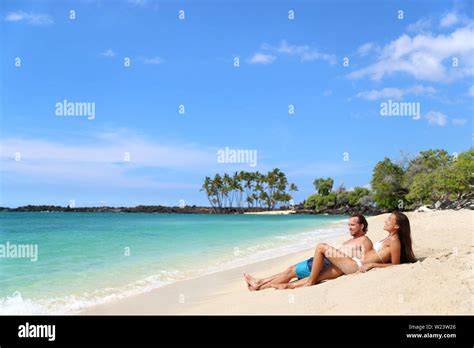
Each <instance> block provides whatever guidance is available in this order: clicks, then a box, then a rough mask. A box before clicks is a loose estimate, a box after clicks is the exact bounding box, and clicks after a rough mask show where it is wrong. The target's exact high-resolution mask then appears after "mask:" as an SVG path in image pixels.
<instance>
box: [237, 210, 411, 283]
mask: <svg viewBox="0 0 474 348" xmlns="http://www.w3.org/2000/svg"><path fill="white" fill-rule="evenodd" d="M384 230H385V231H387V232H388V236H387V237H386V238H384V239H382V240H380V241H378V242H377V243H375V245H374V247H373V249H372V248H371V249H370V250H367V252H365V253H364V254H363V258H362V257H361V258H359V257H357V256H354V257H351V256H349V255H347V254H345V253H344V252H343V251H341V250H339V249H336V248H334V247H331V246H329V245H327V244H325V243H321V244H318V246H317V247H316V250H315V253H314V257H313V264H312V267H311V273H310V274H309V276H308V277H306V278H303V279H298V280H297V281H294V282H291V283H290V282H289V281H290V280H291V279H292V278H290V279H289V280H288V281H287V282H284V281H280V282H279V283H276V282H275V281H274V280H273V283H272V277H269V278H266V279H261V280H257V279H255V278H253V277H251V276H250V275H248V274H244V277H245V280H246V282H247V284H248V287H249V290H261V289H262V288H263V286H262V285H261V284H267V283H270V284H271V285H270V286H267V287H265V288H268V287H273V288H276V289H294V288H297V287H302V286H312V285H314V284H316V283H318V282H321V281H322V280H327V279H334V278H336V277H339V276H340V275H342V274H351V273H355V272H357V271H361V272H366V271H368V270H370V269H372V268H374V267H388V266H392V265H398V264H400V263H413V262H416V258H415V255H414V253H413V250H412V242H411V228H410V221H409V220H408V217H407V216H406V215H405V214H403V213H399V212H394V213H392V214H390V215H389V216H388V218H387V220H385V224H384ZM325 259H327V260H329V262H330V263H331V267H332V268H333V269H334V271H331V273H330V274H329V275H332V274H334V275H335V276H333V277H327V274H325V273H328V272H326V270H325V269H323V266H324V260H325ZM290 268H291V267H290ZM295 268H296V267H295ZM280 275H282V273H280V274H279V275H277V276H280ZM289 275H290V272H289V270H287V276H289ZM274 277H275V276H274ZM269 279H270V280H269ZM264 281H267V283H265V282H264Z"/></svg>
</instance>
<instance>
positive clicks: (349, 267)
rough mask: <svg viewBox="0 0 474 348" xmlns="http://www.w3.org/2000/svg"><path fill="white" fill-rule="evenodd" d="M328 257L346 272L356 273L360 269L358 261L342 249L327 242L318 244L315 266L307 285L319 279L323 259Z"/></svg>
mask: <svg viewBox="0 0 474 348" xmlns="http://www.w3.org/2000/svg"><path fill="white" fill-rule="evenodd" d="M324 257H326V258H327V259H328V260H329V262H331V264H332V265H333V266H335V267H337V268H338V269H339V270H341V271H342V272H343V273H344V274H350V273H355V272H357V270H358V269H359V268H358V266H357V263H356V262H355V261H354V260H352V259H351V258H350V257H349V256H347V255H346V254H344V253H343V252H342V251H340V250H338V249H336V248H333V247H332V246H329V245H327V244H325V243H321V244H318V246H317V247H316V250H315V252H314V259H313V267H312V268H311V274H310V275H309V277H308V283H307V285H309V286H310V285H314V284H316V282H317V280H318V276H319V273H320V272H321V268H322V266H323V260H324Z"/></svg>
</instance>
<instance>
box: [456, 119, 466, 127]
mask: <svg viewBox="0 0 474 348" xmlns="http://www.w3.org/2000/svg"><path fill="white" fill-rule="evenodd" d="M452 122H453V124H454V125H455V126H463V125H465V124H466V123H467V118H453V121H452Z"/></svg>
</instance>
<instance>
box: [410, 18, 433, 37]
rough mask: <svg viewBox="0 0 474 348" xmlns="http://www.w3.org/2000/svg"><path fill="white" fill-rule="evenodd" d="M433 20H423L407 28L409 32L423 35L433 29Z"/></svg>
mask: <svg viewBox="0 0 474 348" xmlns="http://www.w3.org/2000/svg"><path fill="white" fill-rule="evenodd" d="M431 25H432V23H431V19H428V18H422V19H419V20H418V21H416V22H415V23H412V24H410V25H408V26H407V31H409V32H415V33H421V32H425V31H428V30H430V29H431Z"/></svg>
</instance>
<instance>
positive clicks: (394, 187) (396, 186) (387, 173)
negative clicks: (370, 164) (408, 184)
mask: <svg viewBox="0 0 474 348" xmlns="http://www.w3.org/2000/svg"><path fill="white" fill-rule="evenodd" d="M403 177H404V173H403V169H402V168H401V167H400V166H398V165H397V164H395V163H393V162H392V161H391V160H390V159H389V158H387V157H385V159H384V160H383V161H380V162H378V163H377V164H376V166H375V168H374V171H373V174H372V181H371V185H372V189H373V190H374V192H375V194H374V199H375V202H376V203H377V205H378V206H380V207H382V208H388V209H396V208H397V207H398V206H399V203H400V202H403V199H404V196H405V194H406V190H404V189H403V187H402V182H403Z"/></svg>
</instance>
